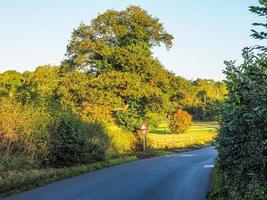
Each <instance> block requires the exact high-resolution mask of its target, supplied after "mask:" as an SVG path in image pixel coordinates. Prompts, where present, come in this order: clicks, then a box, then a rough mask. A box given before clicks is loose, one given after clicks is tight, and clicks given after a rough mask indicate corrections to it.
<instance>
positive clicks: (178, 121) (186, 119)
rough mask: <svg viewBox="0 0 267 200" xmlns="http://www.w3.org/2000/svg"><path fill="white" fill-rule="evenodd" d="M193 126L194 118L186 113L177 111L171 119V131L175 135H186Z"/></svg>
mask: <svg viewBox="0 0 267 200" xmlns="http://www.w3.org/2000/svg"><path fill="white" fill-rule="evenodd" d="M191 124H192V116H191V115H190V114H188V113H187V112H186V111H182V110H177V111H176V112H175V113H174V114H173V115H172V116H171V119H170V129H171V130H172V131H173V132H175V133H178V134H179V133H184V132H185V131H187V130H188V129H189V127H190V126H191Z"/></svg>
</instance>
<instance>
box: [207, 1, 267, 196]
mask: <svg viewBox="0 0 267 200" xmlns="http://www.w3.org/2000/svg"><path fill="white" fill-rule="evenodd" d="M260 4H261V5H260V6H258V7H257V6H252V7H251V8H250V10H251V11H252V12H253V13H256V14H258V15H259V16H261V17H263V18H264V19H265V21H264V23H255V24H254V25H256V26H258V27H261V31H259V32H258V31H256V30H253V34H252V36H253V37H254V38H256V39H260V40H263V41H266V39H267V32H266V28H267V26H266V25H267V24H266V17H267V2H266V1H263V0H262V1H260ZM266 53H267V49H266V46H256V47H252V48H245V49H244V50H243V59H244V61H243V63H242V64H241V65H236V64H235V62H232V61H230V62H225V63H226V66H227V67H226V70H225V74H226V76H227V81H226V84H227V88H228V95H227V96H228V98H227V99H226V101H225V103H224V106H223V109H222V118H221V122H220V130H219V133H218V137H217V141H216V143H217V148H218V152H219V156H218V162H217V166H216V167H215V169H214V171H213V174H212V193H211V198H212V199H213V200H216V199H218V200H222V199H229V200H266V199H267V181H266V180H267V173H266V172H267V170H266V166H267V158H266V155H267V117H266V116H267V104H266V103H267V55H266Z"/></svg>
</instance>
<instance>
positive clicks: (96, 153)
mask: <svg viewBox="0 0 267 200" xmlns="http://www.w3.org/2000/svg"><path fill="white" fill-rule="evenodd" d="M85 126H86V125H85V124H84V122H83V121H81V120H80V119H79V118H77V117H76V116H75V115H73V114H70V113H67V112H63V113H60V114H59V115H58V116H56V118H55V119H54V121H53V123H52V124H51V126H50V134H51V135H50V141H49V148H48V151H49V153H48V163H49V165H51V166H55V167H60V166H72V165H75V164H81V163H91V162H95V161H100V160H103V158H104V155H105V154H104V149H103V148H102V147H101V146H100V145H98V144H94V143H93V142H92V141H91V140H89V137H88V135H87V134H86V132H85V130H86V128H85Z"/></svg>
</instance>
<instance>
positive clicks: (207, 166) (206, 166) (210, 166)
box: [203, 165, 214, 168]
mask: <svg viewBox="0 0 267 200" xmlns="http://www.w3.org/2000/svg"><path fill="white" fill-rule="evenodd" d="M213 167H214V165H204V166H203V168H213Z"/></svg>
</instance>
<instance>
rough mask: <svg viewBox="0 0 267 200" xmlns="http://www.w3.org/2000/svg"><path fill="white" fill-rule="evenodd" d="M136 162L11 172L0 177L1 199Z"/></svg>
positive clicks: (122, 160)
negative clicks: (52, 183) (63, 180)
mask: <svg viewBox="0 0 267 200" xmlns="http://www.w3.org/2000/svg"><path fill="white" fill-rule="evenodd" d="M134 160H137V157H136V156H126V157H121V158H117V159H112V160H108V161H103V162H97V163H93V164H88V165H79V166H74V167H68V168H58V169H56V168H47V169H32V170H25V171H21V170H20V171H9V172H7V174H5V175H1V176H0V197H4V196H7V195H12V194H15V193H19V192H22V191H26V190H29V189H33V188H35V187H39V186H42V185H45V184H48V183H51V182H55V181H59V180H62V179H65V178H69V177H73V176H77V175H79V174H83V173H87V172H92V171H95V170H98V169H102V168H106V167H111V166H114V165H118V164H122V163H127V162H131V161H134Z"/></svg>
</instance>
